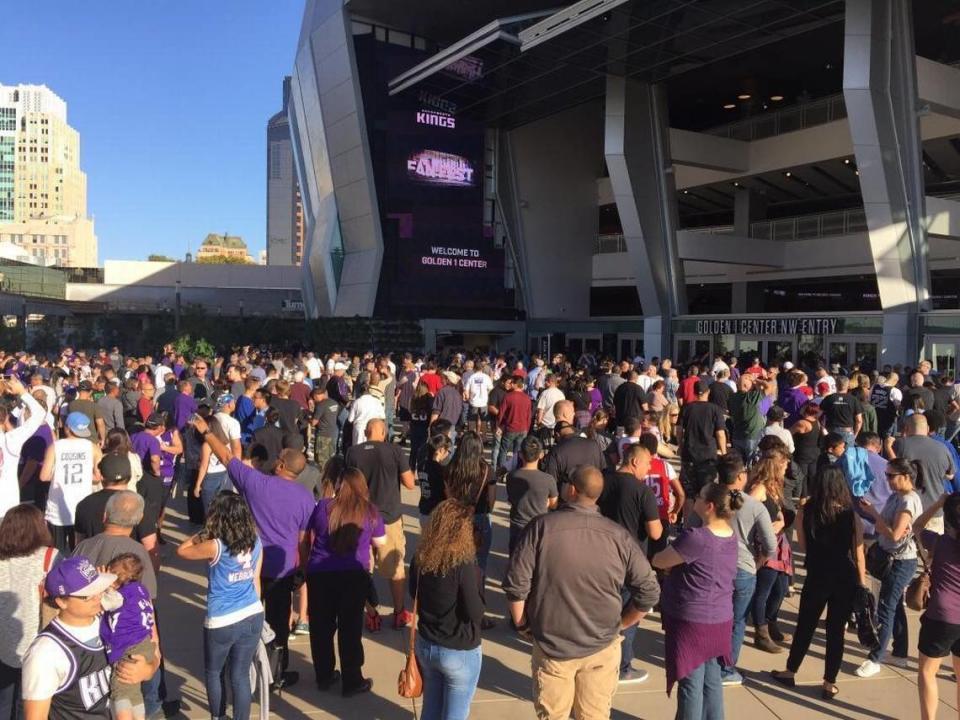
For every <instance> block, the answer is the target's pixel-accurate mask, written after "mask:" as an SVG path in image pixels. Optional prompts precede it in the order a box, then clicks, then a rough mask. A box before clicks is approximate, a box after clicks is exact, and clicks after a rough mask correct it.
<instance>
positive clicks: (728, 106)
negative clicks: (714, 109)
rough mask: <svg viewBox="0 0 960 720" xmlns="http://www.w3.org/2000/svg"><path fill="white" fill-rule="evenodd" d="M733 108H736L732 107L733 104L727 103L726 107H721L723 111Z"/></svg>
mask: <svg viewBox="0 0 960 720" xmlns="http://www.w3.org/2000/svg"><path fill="white" fill-rule="evenodd" d="M735 107H736V105H734V104H733V103H727V104H726V105H724V106H723V109H724V110H733V109H734V108H735Z"/></svg>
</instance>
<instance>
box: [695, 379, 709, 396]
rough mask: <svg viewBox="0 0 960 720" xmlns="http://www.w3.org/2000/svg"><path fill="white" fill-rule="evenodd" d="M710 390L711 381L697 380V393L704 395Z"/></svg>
mask: <svg viewBox="0 0 960 720" xmlns="http://www.w3.org/2000/svg"><path fill="white" fill-rule="evenodd" d="M709 390H710V383H708V382H707V381H706V380H697V386H696V392H697V395H703V394H704V393H705V392H708V391H709Z"/></svg>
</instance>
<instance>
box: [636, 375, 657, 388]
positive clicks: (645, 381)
mask: <svg viewBox="0 0 960 720" xmlns="http://www.w3.org/2000/svg"><path fill="white" fill-rule="evenodd" d="M656 380H657V378H654V377H650V376H649V375H641V376H640V377H638V378H637V385H639V386H640V387H642V388H643V391H644V392H650V386H651V385H653V383H654V382H656Z"/></svg>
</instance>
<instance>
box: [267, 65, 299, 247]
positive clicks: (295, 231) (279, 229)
mask: <svg viewBox="0 0 960 720" xmlns="http://www.w3.org/2000/svg"><path fill="white" fill-rule="evenodd" d="M289 107H290V78H289V77H287V78H284V80H283V108H282V109H281V110H280V112H278V113H277V114H276V115H274V116H273V117H272V118H270V122H268V123H267V264H268V265H299V264H300V262H301V260H302V259H303V204H302V203H301V201H300V186H299V184H298V183H297V175H296V172H295V170H294V167H293V149H292V145H291V141H290V122H289V119H288V117H287V113H288V111H289Z"/></svg>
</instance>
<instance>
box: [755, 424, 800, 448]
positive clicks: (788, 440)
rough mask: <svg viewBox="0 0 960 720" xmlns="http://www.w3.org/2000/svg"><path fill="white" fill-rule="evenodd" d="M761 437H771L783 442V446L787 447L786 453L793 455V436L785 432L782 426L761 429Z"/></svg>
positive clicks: (769, 426)
mask: <svg viewBox="0 0 960 720" xmlns="http://www.w3.org/2000/svg"><path fill="white" fill-rule="evenodd" d="M763 435H764V437H766V436H767V435H773V436H774V437H778V438H780V439H781V440H783V444H784V445H786V446H787V452H789V453H790V454H791V455H793V451H794V445H793V435H792V434H791V433H790V431H789V430H787V429H786V428H785V427H783V425H767V426H766V427H765V428H764V429H763Z"/></svg>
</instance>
